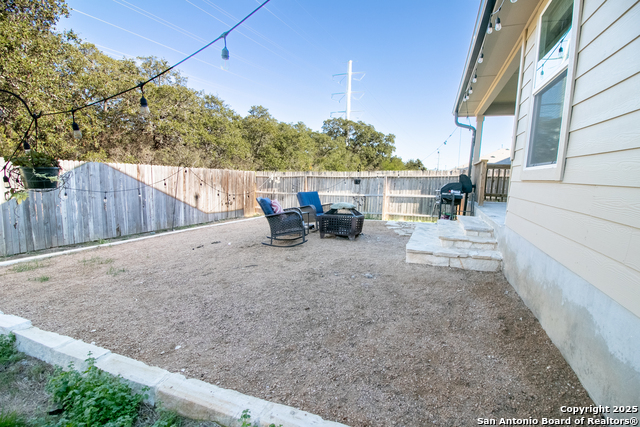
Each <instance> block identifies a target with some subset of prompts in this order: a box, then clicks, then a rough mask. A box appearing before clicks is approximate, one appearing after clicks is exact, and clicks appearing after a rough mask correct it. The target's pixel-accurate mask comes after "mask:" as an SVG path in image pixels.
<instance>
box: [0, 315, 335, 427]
mask: <svg viewBox="0 0 640 427" xmlns="http://www.w3.org/2000/svg"><path fill="white" fill-rule="evenodd" d="M11 332H13V333H14V334H15V336H16V347H17V348H18V350H19V351H21V352H23V353H25V354H27V355H29V356H32V357H35V358H36V359H40V360H42V361H44V362H47V363H49V364H52V365H57V366H61V367H62V368H63V369H69V364H70V363H73V368H74V369H76V370H78V371H80V372H82V371H84V370H85V369H86V368H87V364H86V362H85V359H87V358H88V357H89V356H88V354H89V352H90V353H91V357H93V358H95V359H96V364H95V366H96V367H98V368H99V369H102V370H103V371H106V372H109V373H110V374H112V375H116V376H117V375H120V376H121V377H122V378H123V379H124V380H125V381H126V382H128V383H129V385H130V386H131V388H132V389H133V390H134V391H137V392H139V391H140V390H142V388H143V387H149V390H148V391H147V392H146V393H147V394H148V398H147V402H149V403H151V404H155V402H162V405H163V407H164V408H166V409H170V410H174V411H176V412H177V413H178V414H180V415H182V416H185V417H188V418H192V419H196V420H207V421H215V422H217V423H219V424H222V425H224V426H227V427H241V425H242V422H241V421H240V416H241V415H242V411H244V410H245V409H249V411H250V415H251V423H252V425H253V423H257V424H258V425H259V426H260V427H268V426H269V425H271V424H275V425H276V426H279V425H282V427H303V426H312V427H345V424H340V423H337V422H333V421H326V420H323V419H322V418H321V417H319V416H317V415H313V414H311V413H308V412H304V411H300V410H298V409H296V408H293V407H290V406H285V405H280V404H277V403H272V402H268V401H266V400H262V399H258V398H256V397H252V396H247V395H245V394H242V393H239V392H237V391H234V390H227V389H223V388H220V387H216V386H214V385H212V384H208V383H205V382H203V381H199V380H195V379H188V378H186V377H184V376H182V375H179V374H173V373H171V372H169V371H166V370H164V369H160V368H158V367H155V366H148V365H146V364H144V363H142V362H139V361H137V360H134V359H130V358H128V357H124V356H121V355H119V354H114V353H111V352H110V351H109V350H107V349H104V348H101V347H97V346H95V345H91V344H87V343H85V342H83V341H81V340H75V339H73V338H70V337H67V336H64V335H58V334H56V333H54V332H47V331H43V330H41V329H38V328H36V327H34V326H32V325H31V321H30V320H27V319H23V318H21V317H18V316H13V315H10V314H3V313H2V311H0V334H3V335H7V334H9V333H11Z"/></svg>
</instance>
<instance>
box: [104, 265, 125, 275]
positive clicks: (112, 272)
mask: <svg viewBox="0 0 640 427" xmlns="http://www.w3.org/2000/svg"><path fill="white" fill-rule="evenodd" d="M125 272H126V270H125V269H124V268H115V267H109V270H107V274H109V275H111V276H114V277H115V276H117V275H118V274H120V273H125Z"/></svg>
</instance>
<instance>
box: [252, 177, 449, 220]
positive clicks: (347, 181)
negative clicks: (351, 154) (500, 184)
mask: <svg viewBox="0 0 640 427" xmlns="http://www.w3.org/2000/svg"><path fill="white" fill-rule="evenodd" d="M358 181H359V183H358ZM449 182H458V175H455V176H453V175H451V174H449V172H448V171H447V172H434V171H424V172H423V171H402V172H397V171H380V172H256V192H257V194H258V195H259V196H262V197H269V198H271V199H277V200H278V201H279V202H281V203H282V206H283V207H293V206H299V204H298V199H297V197H296V194H297V193H298V192H299V191H317V192H318V194H319V195H320V200H321V201H322V202H323V203H330V202H349V203H353V204H355V205H356V206H357V209H358V210H359V211H360V212H361V213H363V214H365V215H366V216H367V217H368V218H375V219H383V220H388V219H394V220H403V219H406V220H435V219H436V218H435V216H434V215H436V216H437V213H436V212H434V205H435V200H436V190H440V188H442V187H443V186H444V185H445V184H447V183H449ZM257 209H259V207H257ZM258 212H261V211H260V210H259V211H258Z"/></svg>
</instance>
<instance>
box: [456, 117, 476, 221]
mask: <svg viewBox="0 0 640 427" xmlns="http://www.w3.org/2000/svg"><path fill="white" fill-rule="evenodd" d="M455 118H456V126H458V127H460V128H465V129H469V130H470V131H471V151H470V152H469V169H468V170H467V176H468V177H469V178H471V169H472V167H473V165H472V162H473V149H474V147H475V145H476V128H474V127H473V126H471V125H465V124H464V123H460V122H459V121H458V110H457V109H456V114H455ZM466 211H467V198H466V197H465V198H464V207H463V208H462V212H463V213H464V212H466Z"/></svg>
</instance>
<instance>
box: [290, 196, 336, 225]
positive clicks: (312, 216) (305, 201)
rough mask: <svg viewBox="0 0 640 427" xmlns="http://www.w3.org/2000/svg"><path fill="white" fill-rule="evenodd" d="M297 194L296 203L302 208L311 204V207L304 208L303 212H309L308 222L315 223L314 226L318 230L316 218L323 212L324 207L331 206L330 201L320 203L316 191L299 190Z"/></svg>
mask: <svg viewBox="0 0 640 427" xmlns="http://www.w3.org/2000/svg"><path fill="white" fill-rule="evenodd" d="M297 196H298V203H299V204H300V206H301V207H302V208H306V207H307V206H309V205H311V207H312V209H310V210H306V209H305V212H307V211H308V212H309V224H315V228H316V230H318V229H319V225H318V218H319V217H321V216H322V215H323V214H324V213H325V207H331V205H332V203H324V204H323V203H321V202H320V196H319V195H318V192H317V191H301V192H299V193H298V194H297ZM327 210H328V209H327Z"/></svg>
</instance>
